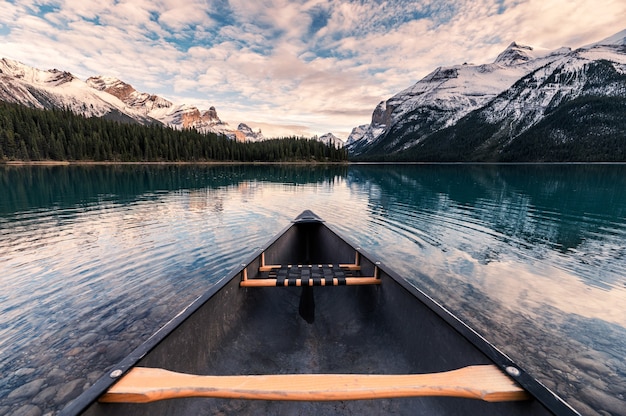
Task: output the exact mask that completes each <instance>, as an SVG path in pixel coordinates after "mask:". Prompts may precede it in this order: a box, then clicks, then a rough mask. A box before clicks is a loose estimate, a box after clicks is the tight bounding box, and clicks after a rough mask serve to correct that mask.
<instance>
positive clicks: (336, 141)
mask: <svg viewBox="0 0 626 416" xmlns="http://www.w3.org/2000/svg"><path fill="white" fill-rule="evenodd" d="M317 140H319V141H320V142H322V143H324V144H327V145H329V146H333V147H336V148H342V147H344V146H345V143H344V142H343V140H341V139H340V138H339V137H337V136H335V135H334V134H332V133H326V134H324V135H322V136H320V137H318V138H317Z"/></svg>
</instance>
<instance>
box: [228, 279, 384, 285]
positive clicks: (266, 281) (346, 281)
mask: <svg viewBox="0 0 626 416" xmlns="http://www.w3.org/2000/svg"><path fill="white" fill-rule="evenodd" d="M305 281H306V282H307V283H303V282H305ZM278 282H279V280H278V279H245V280H242V281H241V282H240V283H239V285H240V286H241V287H274V286H339V285H340V283H339V282H340V280H339V279H333V282H332V284H331V283H329V284H326V281H325V280H323V279H321V280H320V284H319V285H314V284H313V282H314V280H313V279H308V280H303V279H295V280H294V282H293V284H285V285H279V284H278ZM342 284H343V285H345V286H357V285H379V284H380V279H378V278H376V277H346V278H344V279H343V281H342Z"/></svg>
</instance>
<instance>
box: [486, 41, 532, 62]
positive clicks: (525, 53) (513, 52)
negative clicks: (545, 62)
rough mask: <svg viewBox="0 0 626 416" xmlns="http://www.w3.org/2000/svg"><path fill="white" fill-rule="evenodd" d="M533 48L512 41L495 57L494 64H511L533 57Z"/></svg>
mask: <svg viewBox="0 0 626 416" xmlns="http://www.w3.org/2000/svg"><path fill="white" fill-rule="evenodd" d="M532 52H533V48H532V47H530V46H524V45H518V44H517V43H515V42H513V43H511V44H510V45H509V47H508V48H506V49H505V50H504V52H502V53H501V54H500V55H498V57H497V58H496V60H495V62H494V63H496V64H500V65H505V66H511V65H516V64H519V63H523V62H528V61H530V60H531V59H534V56H533V54H532Z"/></svg>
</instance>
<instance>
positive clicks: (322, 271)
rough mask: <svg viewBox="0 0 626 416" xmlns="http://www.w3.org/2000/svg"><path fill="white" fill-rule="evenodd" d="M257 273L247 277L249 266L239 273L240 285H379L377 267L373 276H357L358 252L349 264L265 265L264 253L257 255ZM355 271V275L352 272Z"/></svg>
mask: <svg viewBox="0 0 626 416" xmlns="http://www.w3.org/2000/svg"><path fill="white" fill-rule="evenodd" d="M260 258H261V264H260V265H259V273H266V275H265V276H264V277H260V278H253V279H249V278H248V268H247V267H246V268H244V269H243V272H242V276H241V283H240V286H242V287H275V286H278V287H281V286H344V285H345V286H356V285H378V284H380V278H379V275H378V273H379V271H378V266H375V267H374V275H373V276H360V275H359V272H360V271H361V265H360V254H359V252H358V251H357V252H355V258H354V263H349V264H336V265H333V264H288V265H282V264H265V252H262V253H261V255H260ZM355 274H356V275H355Z"/></svg>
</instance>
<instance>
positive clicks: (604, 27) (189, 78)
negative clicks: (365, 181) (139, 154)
mask: <svg viewBox="0 0 626 416" xmlns="http://www.w3.org/2000/svg"><path fill="white" fill-rule="evenodd" d="M625 28H626V1H624V0H603V1H598V0H528V1H524V0H424V1H421V0H420V1H394V0H389V1H376V0H375V1H346V0H337V1H333V0H330V1H322V0H299V1H287V0H184V1H181V0H0V58H2V57H4V58H10V59H15V60H18V61H20V62H23V63H25V64H27V65H30V66H34V67H36V68H39V69H53V68H56V69H60V70H64V71H69V72H71V73H72V74H74V75H75V76H77V77H78V78H80V79H83V80H85V79H87V78H88V77H90V76H94V75H106V76H114V77H117V78H119V79H121V80H123V81H125V82H127V83H129V84H131V85H132V86H133V87H134V88H135V89H137V90H138V91H141V92H148V93H153V94H158V95H161V96H163V97H165V98H167V99H169V100H170V101H173V102H175V103H185V104H192V105H196V106H198V107H199V108H201V109H208V108H209V107H210V106H215V108H216V109H217V112H218V115H219V117H220V118H221V119H222V120H223V121H226V122H228V123H229V124H231V125H233V127H236V126H237V125H238V124H239V123H240V122H245V123H246V124H248V125H249V126H250V127H252V128H253V129H255V130H257V129H261V130H262V131H263V134H264V135H265V136H266V137H276V136H284V135H292V134H295V135H303V136H312V135H322V134H325V133H328V132H332V133H333V134H335V135H336V136H338V137H339V138H341V139H344V140H345V139H346V138H347V137H348V135H349V133H350V131H351V130H352V128H353V127H356V126H358V125H362V124H367V123H369V122H370V120H371V115H372V112H373V110H374V108H375V107H376V105H377V104H378V103H379V102H380V101H383V100H386V99H388V98H390V97H391V96H393V95H394V94H396V93H398V92H400V91H402V90H404V89H405V88H408V87H410V86H411V85H413V84H414V83H415V82H417V81H419V80H420V79H421V78H423V77H424V76H426V75H427V74H428V73H430V72H432V71H433V70H434V69H435V68H437V67H439V66H448V65H456V64H462V63H465V62H468V63H476V64H482V63H487V62H492V61H493V60H494V59H495V58H496V56H497V55H498V54H499V53H500V52H502V51H503V50H504V49H505V48H506V47H507V46H508V45H509V44H510V43H511V42H513V41H516V42H517V43H521V44H524V45H530V46H534V47H541V48H548V49H557V48H559V47H562V46H568V47H572V48H576V47H580V46H583V45H587V44H590V43H593V42H596V41H600V40H602V39H604V38H606V37H609V36H611V35H613V34H615V33H617V32H619V31H621V30H623V29H625Z"/></svg>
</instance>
